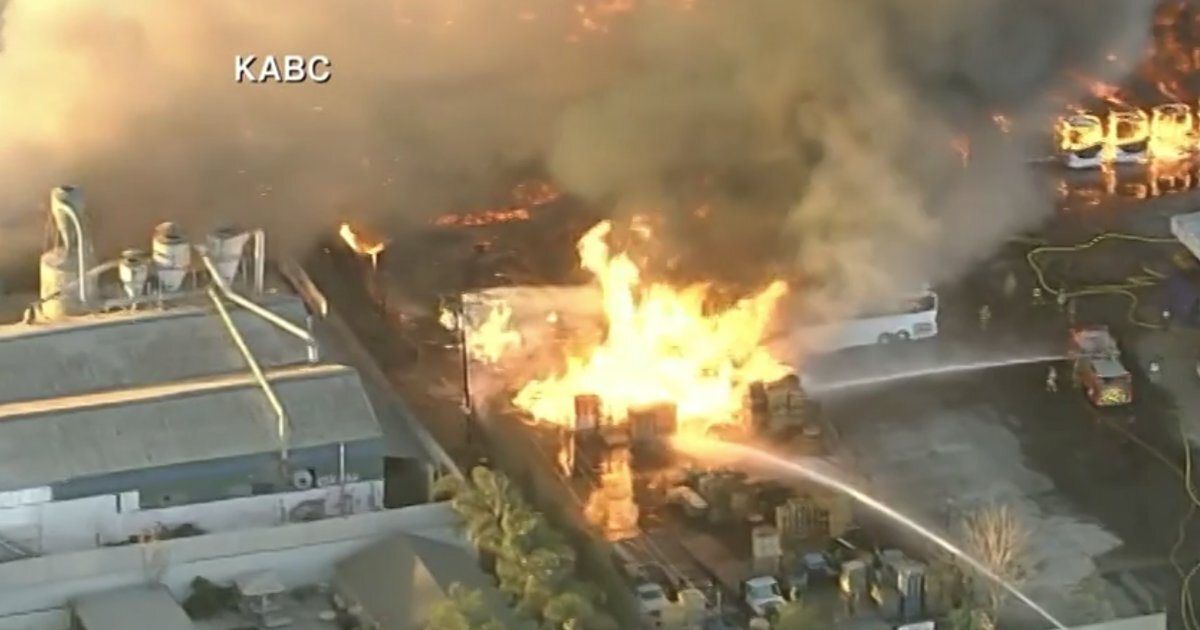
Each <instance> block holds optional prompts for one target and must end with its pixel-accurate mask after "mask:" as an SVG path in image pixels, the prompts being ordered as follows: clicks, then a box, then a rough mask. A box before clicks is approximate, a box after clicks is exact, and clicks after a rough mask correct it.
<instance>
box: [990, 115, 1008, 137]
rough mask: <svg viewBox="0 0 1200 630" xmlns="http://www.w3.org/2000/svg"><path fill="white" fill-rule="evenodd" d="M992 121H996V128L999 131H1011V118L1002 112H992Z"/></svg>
mask: <svg viewBox="0 0 1200 630" xmlns="http://www.w3.org/2000/svg"><path fill="white" fill-rule="evenodd" d="M992 122H993V123H996V128H997V129H999V130H1000V133H1010V132H1011V131H1012V127H1013V123H1012V119H1011V118H1009V117H1008V116H1005V115H1004V114H992Z"/></svg>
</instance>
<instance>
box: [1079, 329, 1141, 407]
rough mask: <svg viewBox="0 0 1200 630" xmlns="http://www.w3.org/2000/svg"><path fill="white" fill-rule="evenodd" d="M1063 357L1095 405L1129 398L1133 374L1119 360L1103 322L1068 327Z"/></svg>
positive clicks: (1121, 402) (1115, 403) (1114, 403)
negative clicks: (1068, 335) (1064, 356)
mask: <svg viewBox="0 0 1200 630" xmlns="http://www.w3.org/2000/svg"><path fill="white" fill-rule="evenodd" d="M1067 357H1068V358H1069V359H1071V360H1072V361H1073V363H1074V367H1073V369H1074V377H1075V382H1076V383H1078V384H1079V386H1080V387H1081V388H1083V391H1084V393H1086V394H1087V397H1088V400H1090V401H1092V404H1094V405H1096V406H1097V407H1116V406H1119V405H1126V404H1129V403H1130V402H1133V376H1131V375H1130V374H1129V370H1127V369H1125V365H1124V364H1123V363H1121V350H1120V348H1118V347H1117V341H1116V339H1114V338H1113V336H1112V333H1110V332H1109V330H1108V327H1107V326H1084V327H1080V328H1072V329H1071V331H1070V341H1069V344H1068V349H1067Z"/></svg>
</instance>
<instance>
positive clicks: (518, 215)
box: [433, 181, 562, 227]
mask: <svg viewBox="0 0 1200 630" xmlns="http://www.w3.org/2000/svg"><path fill="white" fill-rule="evenodd" d="M511 196H512V201H513V203H512V205H511V206H509V207H507V208H499V209H493V210H480V211H478V212H469V213H463V214H457V213H448V214H443V215H441V216H439V217H437V218H436V219H434V220H433V224H434V225H438V226H442V227H479V226H484V225H494V224H496V223H512V222H513V221H528V220H529V218H530V216H531V215H530V210H531V209H533V208H536V207H538V206H544V205H546V204H548V203H550V202H553V201H557V200H558V199H559V198H560V197H562V193H561V192H559V190H558V189H557V188H555V187H554V186H553V185H551V184H549V183H547V182H542V181H528V182H522V183H520V184H517V186H516V187H515V188H513V190H512V193H511Z"/></svg>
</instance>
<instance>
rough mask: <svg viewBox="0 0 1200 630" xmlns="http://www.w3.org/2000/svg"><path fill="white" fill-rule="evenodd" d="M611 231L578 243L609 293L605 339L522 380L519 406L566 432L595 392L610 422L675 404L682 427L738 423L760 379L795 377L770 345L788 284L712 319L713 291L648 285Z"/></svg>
mask: <svg viewBox="0 0 1200 630" xmlns="http://www.w3.org/2000/svg"><path fill="white" fill-rule="evenodd" d="M611 230H612V225H611V224H610V223H609V222H603V223H600V224H598V225H596V226H595V227H593V228H592V229H591V230H589V231H588V232H587V234H585V235H584V237H583V238H582V239H580V241H579V244H578V251H579V257H580V263H581V266H582V267H583V269H585V270H587V271H588V272H590V273H591V274H592V275H593V276H594V280H595V282H596V283H597V284H598V285H599V288H600V289H601V292H602V295H603V311H604V317H605V324H606V327H607V330H606V333H605V334H604V336H603V338H602V340H601V341H600V342H599V343H598V344H596V345H594V346H592V347H590V348H589V349H587V350H585V351H584V352H582V353H580V354H578V355H577V356H572V357H569V358H568V360H567V364H566V367H565V369H564V370H562V371H561V373H559V374H556V375H554V376H550V377H548V378H544V379H538V380H533V381H531V382H529V383H527V384H525V385H524V387H522V388H521V389H520V391H519V392H518V393H517V395H516V397H515V399H514V402H515V404H516V405H517V406H518V407H520V408H521V409H524V410H525V411H527V412H528V413H529V414H530V415H531V416H533V417H534V418H536V419H538V420H540V421H544V422H551V423H555V424H560V425H568V426H569V425H572V424H573V422H574V416H575V396H576V395H580V394H594V395H597V396H599V397H600V398H601V400H603V401H604V407H605V412H606V414H607V416H608V418H609V420H610V421H612V422H617V423H620V422H623V421H625V420H626V419H627V418H628V412H629V410H630V409H631V408H637V407H641V406H645V405H652V404H658V403H672V404H674V406H675V408H676V412H677V415H678V421H679V425H680V426H681V427H683V426H689V425H690V426H708V425H711V424H717V423H726V422H733V421H736V420H737V419H738V418H740V416H741V411H742V408H743V404H744V399H745V395H746V391H747V388H748V387H749V386H750V384H752V383H753V382H755V381H771V380H777V379H779V378H782V377H783V376H786V375H787V374H788V373H789V372H790V369H789V368H788V367H787V366H785V365H783V364H781V363H779V362H777V361H776V360H775V359H774V358H773V357H772V356H771V355H770V354H769V353H768V352H767V350H766V349H765V347H764V345H763V340H764V337H765V334H766V331H767V326H768V323H769V321H770V318H771V317H772V314H773V313H774V312H775V310H776V307H777V304H778V302H779V300H780V298H782V297H783V296H784V294H785V293H786V285H785V284H784V283H783V282H775V283H773V284H771V285H770V286H768V287H767V288H766V289H764V290H762V291H761V292H759V293H757V294H755V295H753V296H751V297H748V298H745V299H743V300H741V301H739V302H738V303H737V304H735V305H733V306H732V307H730V308H728V309H726V310H724V311H720V312H716V313H712V314H709V313H707V312H706V298H707V297H708V294H709V291H708V287H706V286H704V285H694V286H690V287H686V288H682V289H677V288H674V287H671V286H667V285H665V284H659V283H644V282H643V281H642V276H641V270H640V269H639V268H638V266H637V265H636V264H635V263H634V261H633V260H632V259H631V258H630V257H629V256H628V255H627V254H625V253H613V252H612V251H611V250H610V247H609V244H608V241H607V237H608V236H609V234H610V232H611ZM477 334H478V331H472V335H473V336H475V335H477Z"/></svg>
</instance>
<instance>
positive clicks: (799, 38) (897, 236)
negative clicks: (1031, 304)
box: [550, 0, 1155, 317]
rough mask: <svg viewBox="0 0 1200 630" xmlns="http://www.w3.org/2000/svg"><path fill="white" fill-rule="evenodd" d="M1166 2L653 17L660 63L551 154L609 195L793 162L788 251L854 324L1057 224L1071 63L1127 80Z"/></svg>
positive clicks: (1110, 0)
mask: <svg viewBox="0 0 1200 630" xmlns="http://www.w3.org/2000/svg"><path fill="white" fill-rule="evenodd" d="M1154 6H1155V2H1153V1H1150V0H1133V1H1127V0H1101V1H1093V0H1089V1H1083V2H1081V1H1078V0H1056V1H1051V2H1044V1H1040V0H1039V1H1024V0H975V1H972V2H960V1H957V0H867V1H862V2H837V1H834V0H827V1H825V0H808V1H805V2H785V1H779V2H717V3H713V5H712V6H711V7H710V9H709V10H707V11H704V12H702V13H698V14H696V15H693V16H691V17H690V19H684V20H680V19H661V18H658V19H656V18H655V17H652V16H650V15H643V16H639V17H641V18H642V19H641V20H640V22H639V26H640V27H641V28H640V30H639V32H638V38H637V42H638V45H639V48H640V49H641V50H645V51H647V54H646V58H647V59H651V60H652V61H651V62H650V63H648V64H647V65H646V66H644V67H642V68H641V69H640V70H639V71H638V72H637V73H635V74H633V75H632V76H628V77H626V78H625V80H623V81H621V82H620V83H619V84H618V85H616V86H615V87H613V88H610V89H608V90H605V91H603V92H601V93H599V94H597V95H595V96H593V97H592V98H590V99H589V100H587V101H585V102H584V103H582V104H577V105H575V106H574V107H573V108H572V109H571V110H570V111H568V112H567V114H566V115H565V116H564V117H563V119H562V122H561V130H562V131H561V133H560V135H559V136H558V142H557V144H556V145H555V146H554V147H553V150H552V152H551V162H550V163H551V165H552V167H553V168H554V172H555V174H556V175H557V176H558V179H559V180H560V181H561V182H564V183H565V184H566V185H567V186H568V187H569V188H570V189H571V190H574V191H576V192H579V193H582V194H586V195H590V196H593V197H595V198H606V197H620V196H622V195H627V194H629V193H630V192H631V191H639V190H644V189H647V188H651V189H653V188H654V187H655V186H658V185H660V182H661V181H662V180H663V178H664V177H665V176H667V175H669V174H670V173H671V172H672V170H673V169H676V168H678V167H679V165H681V164H694V165H702V166H704V167H709V168H714V169H721V168H726V167H730V166H733V165H737V164H746V163H752V162H754V161H756V160H765V161H775V162H785V163H787V165H788V166H787V168H789V169H790V172H791V173H792V177H793V178H794V179H795V180H796V181H798V182H803V185H801V186H799V187H798V188H797V191H796V196H795V198H793V199H792V201H791V210H790V215H789V218H788V227H789V229H788V231H787V234H788V237H789V244H790V245H791V246H792V247H791V251H794V252H796V262H797V266H798V270H797V271H798V274H799V276H800V277H801V278H802V279H804V280H805V281H807V282H808V283H809V284H810V286H812V287H816V288H819V289H820V290H815V291H805V292H802V293H801V295H800V296H799V297H800V298H801V299H802V300H803V301H804V302H805V303H806V305H807V306H808V308H809V309H810V310H812V309H816V310H818V311H819V312H820V313H821V314H823V315H825V316H828V317H837V316H839V315H842V314H844V311H845V310H846V309H847V308H853V307H855V306H860V305H862V304H863V303H864V302H866V301H869V300H871V299H873V298H883V299H886V298H888V297H889V293H895V292H897V291H902V290H905V289H911V288H913V287H915V286H918V285H919V284H920V283H923V282H927V281H928V282H938V281H942V280H947V279H949V278H950V277H951V276H953V275H954V274H956V273H961V272H962V271H963V270H964V269H965V268H966V267H967V266H968V265H969V264H970V263H971V262H973V261H975V260H978V259H979V258H981V257H984V256H988V255H990V254H991V253H993V250H994V248H995V247H996V246H997V245H998V244H999V243H1000V242H1001V241H1002V240H1003V239H1004V238H1006V237H1007V236H1009V235H1011V234H1013V233H1014V232H1015V231H1017V230H1020V229H1022V228H1025V227H1028V226H1030V224H1033V223H1036V222H1038V221H1040V220H1042V219H1044V218H1046V217H1047V216H1048V215H1049V213H1050V212H1051V211H1052V208H1053V205H1052V200H1051V198H1050V195H1049V193H1050V189H1049V187H1048V186H1046V185H1045V184H1044V183H1043V182H1042V181H1040V180H1039V179H1038V175H1037V174H1036V173H1034V172H1033V171H1032V170H1031V169H1030V168H1029V167H1028V166H1027V165H1026V163H1025V162H1026V160H1027V159H1028V158H1029V157H1032V156H1035V155H1040V154H1042V153H1044V151H1045V147H1044V146H1041V145H1042V143H1044V142H1045V140H1046V138H1047V135H1048V133H1047V130H1048V128H1049V120H1050V118H1049V117H1050V116H1051V115H1052V114H1053V113H1057V112H1054V111H1053V109H1054V107H1055V105H1054V103H1052V102H1051V100H1050V99H1049V98H1048V97H1049V96H1050V93H1051V92H1052V91H1053V92H1054V95H1055V96H1056V97H1057V98H1058V99H1060V100H1059V102H1061V99H1063V98H1066V99H1071V98H1073V97H1077V96H1080V94H1078V93H1072V90H1075V91H1076V92H1077V91H1078V90H1079V88H1080V86H1078V85H1070V84H1065V83H1064V82H1063V77H1064V74H1065V73H1066V71H1068V70H1069V71H1071V72H1073V73H1077V74H1088V75H1090V76H1094V77H1097V78H1102V79H1106V80H1110V81H1114V80H1119V79H1120V78H1121V75H1122V74H1123V73H1124V72H1125V71H1127V70H1129V67H1128V66H1122V65H1121V64H1113V63H1111V62H1106V61H1105V59H1106V57H1108V56H1110V55H1115V56H1116V57H1117V58H1118V59H1124V60H1128V61H1129V62H1136V60H1137V59H1138V57H1139V55H1140V53H1141V51H1142V50H1143V49H1144V47H1145V44H1146V40H1147V38H1148V37H1149V34H1150V27H1151V18H1152V13H1153V10H1154ZM999 113H1002V114H1003V115H1004V116H1006V117H1008V118H1009V119H1011V120H1012V121H1013V122H1014V126H1013V127H1012V130H1011V132H1010V133H1008V134H1003V133H1001V132H1000V131H999V130H998V129H997V126H996V125H995V122H994V121H993V116H994V115H996V114H999ZM963 139H966V142H967V143H968V145H969V148H970V156H969V161H968V166H967V167H964V165H963V163H962V158H961V156H960V155H959V153H958V152H956V150H955V149H954V146H955V144H956V140H957V142H958V145H959V146H960V147H962V146H964V145H963ZM781 156H782V157H781ZM750 220H751V215H750V214H749V213H746V212H742V213H740V214H739V215H737V216H733V217H727V218H726V219H725V221H727V222H730V221H731V222H734V223H737V222H746V221H750ZM760 246H761V245H759V244H756V243H752V242H751V243H746V244H745V245H744V247H746V248H755V247H760Z"/></svg>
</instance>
